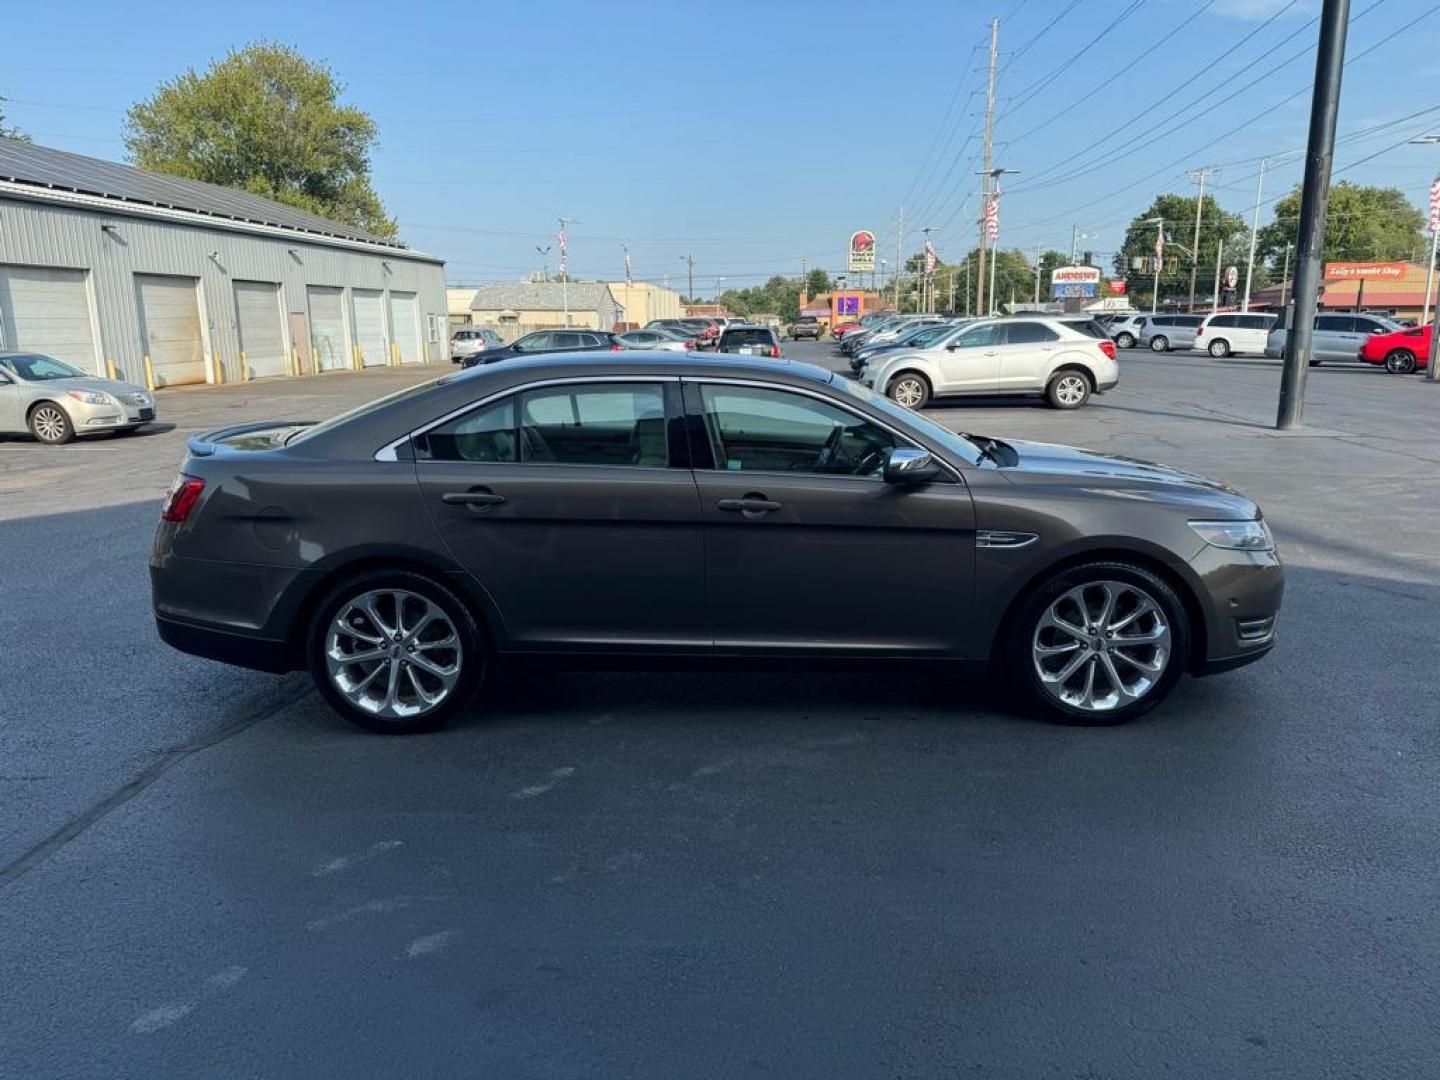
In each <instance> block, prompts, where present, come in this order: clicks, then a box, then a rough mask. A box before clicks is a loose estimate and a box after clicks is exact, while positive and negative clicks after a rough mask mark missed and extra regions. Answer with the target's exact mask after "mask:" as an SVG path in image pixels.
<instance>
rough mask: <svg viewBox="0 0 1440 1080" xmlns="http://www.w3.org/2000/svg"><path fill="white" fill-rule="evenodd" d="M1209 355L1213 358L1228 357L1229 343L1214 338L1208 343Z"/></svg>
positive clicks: (1222, 339)
mask: <svg viewBox="0 0 1440 1080" xmlns="http://www.w3.org/2000/svg"><path fill="white" fill-rule="evenodd" d="M1210 355H1211V356H1214V357H1221V356H1229V355H1230V343H1229V342H1228V341H1226V340H1225V339H1224V338H1216V339H1215V340H1214V341H1212V342H1210Z"/></svg>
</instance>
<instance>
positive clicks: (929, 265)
mask: <svg viewBox="0 0 1440 1080" xmlns="http://www.w3.org/2000/svg"><path fill="white" fill-rule="evenodd" d="M935 262H936V255H935V245H934V244H932V243H930V241H929V240H926V241H925V273H927V274H934V273H935Z"/></svg>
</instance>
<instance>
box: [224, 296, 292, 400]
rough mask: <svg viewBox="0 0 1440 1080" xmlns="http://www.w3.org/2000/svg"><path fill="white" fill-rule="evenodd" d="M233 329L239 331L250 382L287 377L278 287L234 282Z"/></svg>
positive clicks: (286, 359)
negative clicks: (251, 379)
mask: <svg viewBox="0 0 1440 1080" xmlns="http://www.w3.org/2000/svg"><path fill="white" fill-rule="evenodd" d="M235 326H236V328H237V329H238V330H239V331H240V351H241V352H243V353H244V354H245V362H246V363H247V364H249V365H250V375H251V377H252V378H263V377H264V376H266V375H287V374H289V372H290V358H289V356H288V355H287V353H286V350H285V327H284V323H283V321H282V319H281V313H280V286H279V285H276V284H274V283H273V282H269V281H237V282H235Z"/></svg>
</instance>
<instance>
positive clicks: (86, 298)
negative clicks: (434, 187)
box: [0, 139, 449, 386]
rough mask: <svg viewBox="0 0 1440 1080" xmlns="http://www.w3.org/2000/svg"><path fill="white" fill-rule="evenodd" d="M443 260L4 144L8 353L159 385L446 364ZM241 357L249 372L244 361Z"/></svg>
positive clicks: (0, 203)
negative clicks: (47, 357)
mask: <svg viewBox="0 0 1440 1080" xmlns="http://www.w3.org/2000/svg"><path fill="white" fill-rule="evenodd" d="M448 337H449V331H448V327H447V320H446V299H445V281H444V264H443V263H442V262H441V261H440V260H439V259H435V258H432V257H431V256H428V255H422V254H420V253H419V252H415V251H411V250H409V249H407V248H405V247H403V246H401V245H400V244H397V243H395V242H393V241H389V240H382V239H380V238H379V237H375V236H371V235H369V234H367V233H365V232H363V231H361V230H359V229H356V228H354V227H352V226H349V225H343V224H341V223H339V222H335V221H328V220H326V219H325V218H320V217H316V216H314V215H313V214H307V213H305V212H303V211H301V210H296V209H294V208H292V207H289V206H285V205H282V204H281V203H277V202H274V201H272V200H270V199H264V198H261V197H259V196H256V195H250V194H247V193H245V192H241V191H232V190H230V189H229V188H222V187H216V186H215V185H213V184H205V183H200V182H199V181H195V180H183V179H180V178H178V177H172V176H162V175H160V174H157V173H150V172H146V171H144V170H142V169H135V168H131V167H130V166H127V165H116V164H114V163H113V162H108V161H100V160H97V159H95V158H88V157H82V156H80V155H79V154H69V153H65V152H63V151H59V150H51V149H47V148H45V147H41V146H33V145H30V144H28V143H21V142H15V141H13V140H10V139H0V349H27V350H33V351H35V352H43V353H49V354H51V355H53V356H58V357H60V358H61V359H63V360H67V361H69V362H70V363H72V364H74V365H76V366H77V367H80V368H83V369H84V370H86V371H93V372H95V373H96V374H105V373H106V372H107V371H109V370H113V371H115V372H116V373H117V374H118V375H119V376H120V377H122V378H127V379H130V380H131V381H133V382H139V383H143V382H144V381H145V358H146V357H149V362H150V368H151V371H152V373H153V381H154V383H155V385H157V386H176V385H183V384H186V383H204V382H211V383H213V382H233V381H236V380H238V379H242V378H260V377H264V376H272V375H289V374H294V373H309V372H317V371H331V370H338V369H348V368H354V367H361V366H365V367H373V366H378V365H387V364H401V363H405V364H410V363H419V362H422V361H427V360H429V361H436V362H443V361H446V360H448V359H449V357H448ZM242 357H243V363H242Z"/></svg>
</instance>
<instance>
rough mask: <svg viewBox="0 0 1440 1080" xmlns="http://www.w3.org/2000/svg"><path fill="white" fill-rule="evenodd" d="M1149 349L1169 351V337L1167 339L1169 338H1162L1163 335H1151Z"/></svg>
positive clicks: (1152, 350)
mask: <svg viewBox="0 0 1440 1080" xmlns="http://www.w3.org/2000/svg"><path fill="white" fill-rule="evenodd" d="M1150 351H1151V352H1169V351H1170V339H1169V338H1163V337H1152V338H1151V339H1150Z"/></svg>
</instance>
